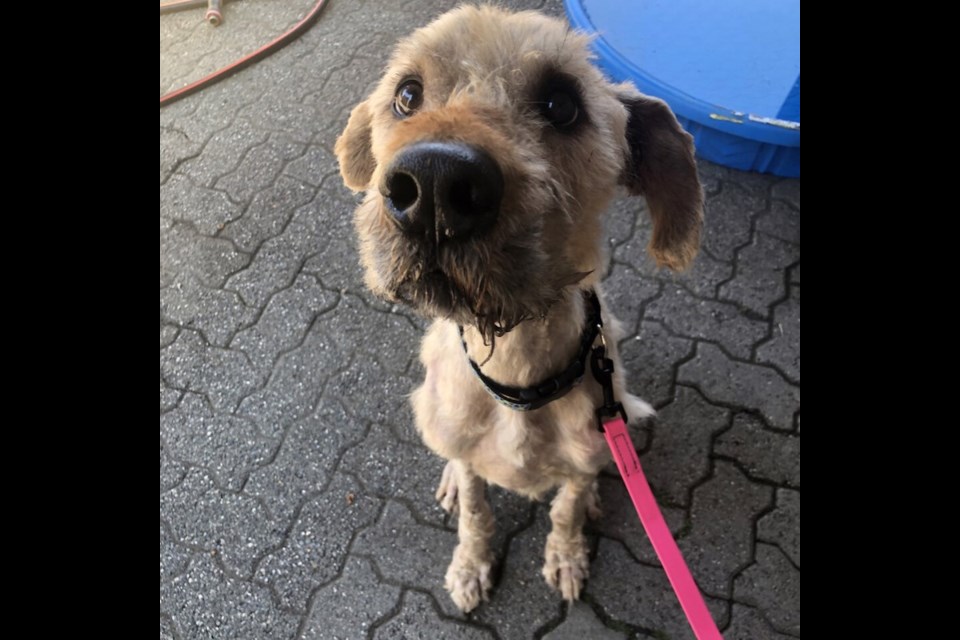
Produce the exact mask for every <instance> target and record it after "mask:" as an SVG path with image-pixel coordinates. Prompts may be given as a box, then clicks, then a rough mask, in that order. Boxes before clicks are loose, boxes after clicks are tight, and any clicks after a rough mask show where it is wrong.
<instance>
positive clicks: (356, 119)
mask: <svg viewBox="0 0 960 640" xmlns="http://www.w3.org/2000/svg"><path fill="white" fill-rule="evenodd" d="M370 120H371V115H370V107H368V106H367V103H366V102H361V103H360V104H358V105H357V106H356V107H354V108H353V111H352V112H351V113H350V120H348V121H347V128H346V129H344V130H343V133H341V134H340V137H339V138H337V144H336V145H335V146H334V148H333V150H334V152H335V153H336V154H337V160H338V161H339V162H340V175H342V176H343V182H344V184H346V185H347V186H348V187H349V188H351V189H353V190H354V191H363V190H364V189H366V188H367V187H368V186H369V185H370V178H371V177H373V170H374V169H375V168H376V166H377V162H376V160H374V158H373V151H372V150H371V148H370Z"/></svg>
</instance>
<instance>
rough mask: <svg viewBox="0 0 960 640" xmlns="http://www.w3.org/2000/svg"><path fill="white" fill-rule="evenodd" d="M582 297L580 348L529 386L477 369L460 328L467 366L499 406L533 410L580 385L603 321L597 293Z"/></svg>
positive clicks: (591, 291) (586, 292) (585, 292)
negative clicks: (563, 364) (564, 365)
mask: <svg viewBox="0 0 960 640" xmlns="http://www.w3.org/2000/svg"><path fill="white" fill-rule="evenodd" d="M584 298H585V300H586V303H587V322H586V325H585V326H584V328H583V333H581V334H580V349H579V351H578V352H577V355H576V357H575V358H574V359H573V362H571V363H570V365H569V366H567V368H566V369H564V370H563V371H561V372H560V373H559V374H557V375H555V376H553V377H552V378H547V379H546V380H542V381H540V382H539V383H537V384H535V385H532V386H529V387H511V386H508V385H505V384H500V383H499V382H497V381H496V380H493V379H492V378H490V377H489V376H487V375H486V374H484V373H483V372H482V371H481V370H480V365H478V364H477V363H476V362H474V361H473V359H472V358H471V357H470V354H469V353H468V352H467V343H466V341H465V340H464V339H463V327H462V326H461V327H460V344H462V345H463V352H464V353H465V354H466V355H467V361H468V362H469V363H470V367H471V368H472V369H473V372H474V373H475V374H476V375H477V378H479V380H480V382H482V383H483V386H484V388H485V389H486V390H487V391H488V392H489V393H490V395H492V396H493V397H494V398H495V399H496V400H497V401H498V402H499V403H500V404H502V405H504V406H506V407H510V408H511V409H515V410H517V411H533V410H534V409H539V408H540V407H543V406H544V405H546V404H549V403H551V402H553V401H554V400H556V399H557V398H562V397H563V396H565V395H566V394H567V392H569V391H570V389H573V388H574V387H575V386H577V385H578V384H580V382H581V381H582V380H583V374H584V372H585V371H586V370H587V369H586V365H587V359H588V358H589V357H590V348H591V347H592V346H593V343H594V342H595V341H596V339H597V335H599V333H600V329H601V328H602V327H603V319H602V318H601V317H600V300H599V298H597V294H596V293H595V292H594V291H593V290H590V291H584Z"/></svg>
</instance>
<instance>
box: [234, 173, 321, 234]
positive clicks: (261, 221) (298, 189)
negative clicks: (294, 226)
mask: <svg viewBox="0 0 960 640" xmlns="http://www.w3.org/2000/svg"><path fill="white" fill-rule="evenodd" d="M315 193H316V191H315V190H314V188H313V187H311V186H310V185H308V184H305V183H303V182H300V181H299V180H294V179H293V178H289V177H286V176H280V177H278V178H277V179H276V181H275V182H274V183H273V184H270V185H268V186H267V187H266V188H265V189H263V190H262V191H260V192H259V193H257V194H256V195H255V196H253V199H252V200H251V202H250V205H249V206H248V207H247V209H246V211H245V212H244V214H243V217H241V218H238V219H236V220H233V221H231V222H228V223H227V224H226V225H225V226H224V228H223V231H222V232H221V234H220V235H221V236H223V237H224V238H230V239H231V240H233V242H234V243H235V244H236V245H237V246H238V247H239V248H240V249H242V250H243V251H250V252H253V251H254V250H255V249H256V248H257V247H258V246H260V243H262V242H263V241H264V240H266V239H268V238H273V237H275V236H277V235H279V234H280V232H281V231H283V227H284V226H285V225H286V224H287V222H288V221H289V220H290V218H291V217H292V216H293V212H294V210H296V209H297V208H298V207H301V206H303V205H305V204H307V203H308V202H310V201H311V200H312V199H313V197H314V195H315Z"/></svg>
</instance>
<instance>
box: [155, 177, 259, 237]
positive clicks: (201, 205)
mask: <svg viewBox="0 0 960 640" xmlns="http://www.w3.org/2000/svg"><path fill="white" fill-rule="evenodd" d="M240 213H241V208H240V205H237V204H234V203H233V202H231V201H230V198H229V197H227V194H225V193H223V192H222V191H217V190H215V189H204V188H203V187H198V186H196V185H195V184H193V182H192V181H191V180H190V179H189V178H186V177H184V176H181V175H173V176H171V177H170V179H169V180H167V182H166V184H164V185H163V186H162V187H160V215H161V216H163V217H165V218H169V219H170V220H178V221H183V222H189V223H190V224H192V225H193V226H194V227H195V228H196V229H197V231H198V232H199V233H200V234H202V235H205V236H214V235H216V234H217V232H219V231H220V230H221V229H222V228H223V227H224V225H225V224H226V223H227V222H229V221H230V220H234V219H236V218H239V217H240Z"/></svg>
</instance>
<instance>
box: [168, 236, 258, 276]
mask: <svg viewBox="0 0 960 640" xmlns="http://www.w3.org/2000/svg"><path fill="white" fill-rule="evenodd" d="M249 260H250V258H249V256H246V255H244V254H242V253H238V252H237V251H236V250H235V249H234V248H233V245H232V244H230V242H229V241H228V240H223V239H221V238H208V237H207V236H202V235H199V234H198V233H197V232H196V231H194V230H193V229H192V228H191V227H190V226H189V225H185V224H174V225H173V226H171V227H170V228H169V229H168V230H166V231H163V230H161V232H160V282H161V285H160V286H164V285H165V284H169V283H171V282H173V280H174V277H175V276H176V275H177V274H191V275H193V276H195V277H196V278H197V280H199V281H200V283H201V284H203V285H204V286H206V287H209V288H211V289H217V288H219V287H221V286H222V285H223V282H224V280H225V279H226V277H227V276H228V275H230V274H231V273H233V272H235V271H237V270H239V269H241V268H243V267H244V265H246V264H247V262H248V261H249Z"/></svg>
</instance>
